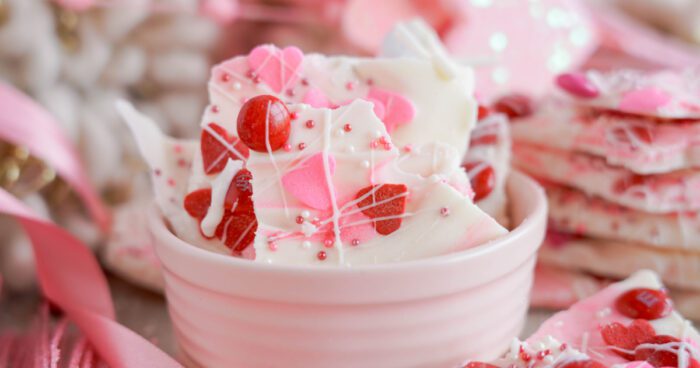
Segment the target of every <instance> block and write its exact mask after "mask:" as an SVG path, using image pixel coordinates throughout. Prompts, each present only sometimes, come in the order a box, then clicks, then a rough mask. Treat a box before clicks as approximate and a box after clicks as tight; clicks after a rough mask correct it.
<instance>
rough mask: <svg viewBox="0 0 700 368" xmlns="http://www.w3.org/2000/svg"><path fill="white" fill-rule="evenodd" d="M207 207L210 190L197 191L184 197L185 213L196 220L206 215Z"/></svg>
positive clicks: (209, 200)
mask: <svg viewBox="0 0 700 368" xmlns="http://www.w3.org/2000/svg"><path fill="white" fill-rule="evenodd" d="M209 206H211V188H205V189H197V190H195V191H194V192H191V193H189V194H188V195H187V196H186V197H185V203H184V207H185V211H187V213H188V214H189V215H190V216H192V217H194V218H196V219H197V220H201V219H203V218H204V216H206V215H207V211H209Z"/></svg>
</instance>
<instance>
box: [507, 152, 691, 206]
mask: <svg viewBox="0 0 700 368" xmlns="http://www.w3.org/2000/svg"><path fill="white" fill-rule="evenodd" d="M513 151H514V158H513V164H514V165H515V166H516V167H518V168H520V169H522V170H523V171H525V172H527V173H529V174H530V175H533V176H535V177H537V178H539V179H542V180H544V181H547V182H553V183H557V184H561V185H566V186H569V187H572V188H576V189H578V190H580V191H582V192H584V193H586V194H588V195H589V196H598V197H601V198H603V199H605V200H607V201H609V202H612V203H616V204H619V205H622V206H625V207H628V208H631V209H636V210H639V211H645V212H650V213H656V214H663V213H674V212H685V211H697V210H698V209H700V171H696V170H690V169H689V170H680V171H674V172H671V173H666V174H656V175H647V176H641V175H637V174H634V173H632V172H630V171H629V170H626V169H624V168H620V167H614V166H610V165H608V164H606V163H605V160H604V159H603V158H601V157H596V156H591V155H588V154H581V153H575V152H572V151H565V150H559V149H551V148H546V147H544V146H535V145H531V144H522V143H516V144H515V145H514V149H513Z"/></svg>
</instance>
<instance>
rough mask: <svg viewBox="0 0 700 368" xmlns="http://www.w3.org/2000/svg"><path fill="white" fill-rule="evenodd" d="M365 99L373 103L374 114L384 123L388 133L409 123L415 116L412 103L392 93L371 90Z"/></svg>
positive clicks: (376, 89) (375, 89)
mask: <svg viewBox="0 0 700 368" xmlns="http://www.w3.org/2000/svg"><path fill="white" fill-rule="evenodd" d="M367 99H368V100H370V101H372V102H374V113H375V114H376V115H377V117H379V118H380V119H381V120H382V121H383V122H384V125H386V130H387V131H388V132H389V133H391V132H392V131H393V130H394V129H395V128H396V127H397V126H398V125H402V124H407V123H410V122H411V120H413V117H414V116H415V115H416V109H415V107H414V106H413V103H412V102H411V101H410V100H408V99H407V98H405V97H403V96H401V95H399V94H396V93H393V92H389V91H385V90H382V89H379V88H372V89H370V90H369V94H368V95H367Z"/></svg>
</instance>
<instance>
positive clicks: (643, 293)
mask: <svg viewBox="0 0 700 368" xmlns="http://www.w3.org/2000/svg"><path fill="white" fill-rule="evenodd" d="M615 307H616V308H617V311H618V312H620V313H622V314H623V315H625V316H627V317H630V318H635V319H636V318H641V319H647V320H652V319H659V318H663V317H666V316H668V315H669V314H670V313H671V311H672V310H673V303H672V302H671V299H669V297H668V296H667V295H666V292H664V291H663V290H657V289H645V288H639V289H632V290H629V291H627V292H625V293H623V294H622V295H620V296H619V297H618V298H617V301H616V302H615Z"/></svg>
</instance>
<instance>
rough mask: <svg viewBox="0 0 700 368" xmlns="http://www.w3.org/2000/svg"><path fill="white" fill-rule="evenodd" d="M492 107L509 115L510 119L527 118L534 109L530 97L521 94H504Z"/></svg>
mask: <svg viewBox="0 0 700 368" xmlns="http://www.w3.org/2000/svg"><path fill="white" fill-rule="evenodd" d="M491 108H492V109H493V110H495V111H498V112H500V113H503V114H506V115H508V117H509V118H510V119H517V118H525V117H528V116H530V115H532V112H533V111H534V109H533V107H532V101H531V100H530V98H529V97H527V96H525V95H520V94H512V95H507V96H503V97H501V98H499V99H498V100H497V101H496V102H495V103H494V104H493V106H492V107H491Z"/></svg>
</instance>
